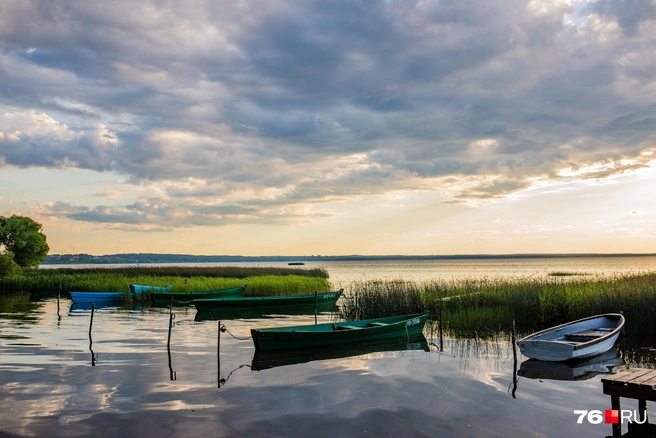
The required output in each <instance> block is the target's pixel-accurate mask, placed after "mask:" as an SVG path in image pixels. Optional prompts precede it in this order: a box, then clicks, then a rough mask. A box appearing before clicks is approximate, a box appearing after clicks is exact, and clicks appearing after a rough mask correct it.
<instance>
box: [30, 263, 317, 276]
mask: <svg viewBox="0 0 656 438" xmlns="http://www.w3.org/2000/svg"><path fill="white" fill-rule="evenodd" d="M38 271H39V272H41V273H46V272H47V271H56V272H59V273H63V274H84V275H88V274H108V273H109V274H120V275H126V276H130V277H136V276H148V277H183V278H191V277H221V278H249V277H255V276H260V275H279V276H287V275H293V276H299V277H317V278H328V271H326V270H325V269H324V268H284V267H274V266H262V267H260V266H258V267H253V266H124V267H119V268H115V267H107V268H103V267H101V266H94V267H92V268H57V269H40V270H38ZM26 272H27V273H29V272H30V271H29V270H28V271H26Z"/></svg>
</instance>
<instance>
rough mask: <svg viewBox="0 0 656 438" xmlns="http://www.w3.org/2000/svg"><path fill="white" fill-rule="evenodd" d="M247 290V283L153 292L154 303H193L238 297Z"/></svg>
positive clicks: (151, 294)
mask: <svg viewBox="0 0 656 438" xmlns="http://www.w3.org/2000/svg"><path fill="white" fill-rule="evenodd" d="M245 290H246V285H243V286H239V287H231V288H226V289H216V290H207V291H196V292H151V293H150V297H151V299H152V301H153V304H154V305H167V304H171V303H172V302H173V304H192V302H193V300H202V299H209V298H238V297H241V296H242V294H243V293H244V291H245Z"/></svg>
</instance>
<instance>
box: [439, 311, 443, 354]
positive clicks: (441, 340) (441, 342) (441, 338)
mask: <svg viewBox="0 0 656 438" xmlns="http://www.w3.org/2000/svg"><path fill="white" fill-rule="evenodd" d="M440 351H444V343H443V331H442V308H441V307H440Z"/></svg>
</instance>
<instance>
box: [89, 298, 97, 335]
mask: <svg viewBox="0 0 656 438" xmlns="http://www.w3.org/2000/svg"><path fill="white" fill-rule="evenodd" d="M95 309H96V305H95V304H94V303H91V321H89V339H91V327H93V311H94V310H95Z"/></svg>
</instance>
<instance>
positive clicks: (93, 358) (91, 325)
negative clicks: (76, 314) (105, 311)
mask: <svg viewBox="0 0 656 438" xmlns="http://www.w3.org/2000/svg"><path fill="white" fill-rule="evenodd" d="M95 308H96V305H95V304H93V303H92V304H91V320H90V321H89V351H90V352H91V366H92V367H95V366H96V358H97V357H98V355H97V354H96V353H94V352H93V349H92V348H91V347H92V346H93V340H92V339H91V328H92V327H93V312H94V310H95Z"/></svg>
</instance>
